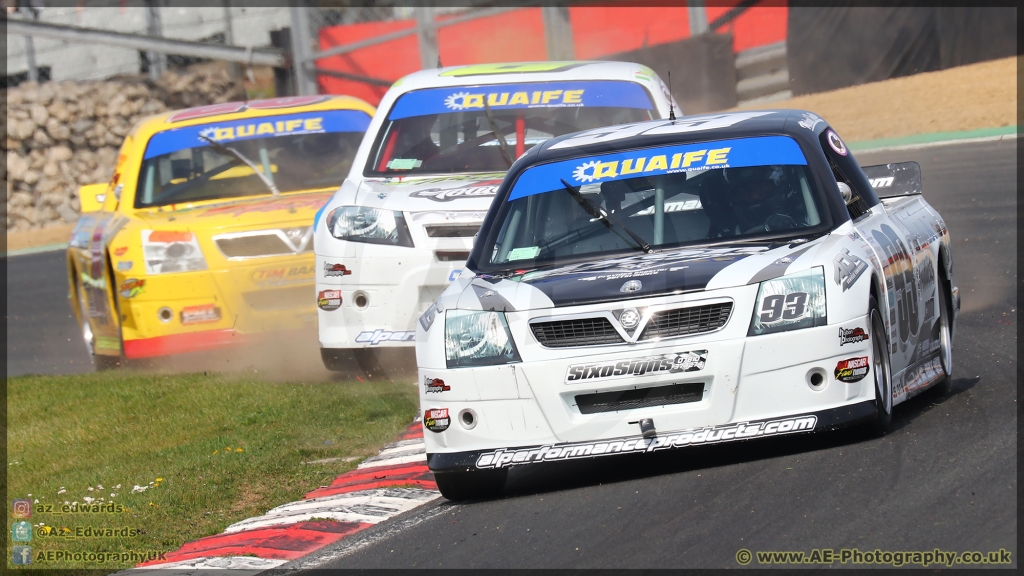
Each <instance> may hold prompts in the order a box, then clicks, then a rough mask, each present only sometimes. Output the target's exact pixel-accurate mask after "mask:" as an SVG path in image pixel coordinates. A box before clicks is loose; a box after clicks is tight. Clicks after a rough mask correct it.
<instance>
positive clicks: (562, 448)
mask: <svg viewBox="0 0 1024 576" xmlns="http://www.w3.org/2000/svg"><path fill="white" fill-rule="evenodd" d="M424 421H425V419H424ZM817 423H818V418H817V416H814V415H813V414H808V415H803V416H791V417H788V418H780V419H777V420H771V421H765V422H749V423H748V422H743V423H739V424H729V425H726V426H716V427H709V428H699V429H694V430H686V431H684V432H679V433H677V434H667V435H664V436H660V435H659V436H655V437H653V438H643V437H639V436H637V437H627V438H617V439H614V440H603V441H600V442H580V443H575V444H551V445H545V446H538V447H535V448H520V449H512V450H506V449H504V448H502V449H499V450H495V451H493V452H487V453H484V454H481V455H480V456H479V457H477V460H476V467H477V468H478V469H486V468H503V467H506V466H515V465H517V464H530V463H535V462H542V461H543V462H551V461H556V460H575V459H577V458H592V457H595V456H608V455H611V454H627V453H650V452H656V451H658V450H664V449H669V448H680V447H683V446H697V445H703V444H718V443H721V442H731V441H735V440H746V439H749V438H762V437H765V436H779V435H783V434H792V433H794V432H810V431H813V430H814V427H815V426H816V425H817Z"/></svg>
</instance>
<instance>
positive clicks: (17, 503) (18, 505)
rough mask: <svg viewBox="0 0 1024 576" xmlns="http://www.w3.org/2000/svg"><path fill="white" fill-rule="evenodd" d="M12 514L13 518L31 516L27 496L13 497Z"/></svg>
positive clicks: (30, 505) (30, 506)
mask: <svg viewBox="0 0 1024 576" xmlns="http://www.w3.org/2000/svg"><path fill="white" fill-rule="evenodd" d="M11 508H12V510H13V512H12V514H11V515H12V516H14V517H15V518H31V517H32V501H31V500H29V499H28V498H15V499H14V501H13V502H12V504H11Z"/></svg>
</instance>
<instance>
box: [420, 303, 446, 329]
mask: <svg viewBox="0 0 1024 576" xmlns="http://www.w3.org/2000/svg"><path fill="white" fill-rule="evenodd" d="M442 312H444V304H441V301H440V300H437V301H435V302H434V303H433V304H431V305H430V308H427V311H426V312H424V313H423V315H422V316H420V326H422V327H423V330H424V331H429V330H430V327H431V326H432V325H433V324H434V319H435V318H437V315H438V314H440V313H442Z"/></svg>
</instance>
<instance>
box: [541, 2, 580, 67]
mask: <svg viewBox="0 0 1024 576" xmlns="http://www.w3.org/2000/svg"><path fill="white" fill-rule="evenodd" d="M541 14H542V15H543V18H544V41H545V43H546V44H547V52H548V60H573V59H575V58H576V50H575V49H574V48H573V43H572V23H571V22H570V21H569V8H568V7H566V6H551V7H548V6H545V7H543V8H541Z"/></svg>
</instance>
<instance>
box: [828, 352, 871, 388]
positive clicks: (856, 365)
mask: <svg viewBox="0 0 1024 576" xmlns="http://www.w3.org/2000/svg"><path fill="white" fill-rule="evenodd" d="M835 375H836V380H838V381H840V382H859V381H860V380H862V379H864V377H865V376H867V375H868V357H867V356H860V357H857V358H847V359H846V360H840V361H839V363H838V364H836V372H835Z"/></svg>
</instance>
